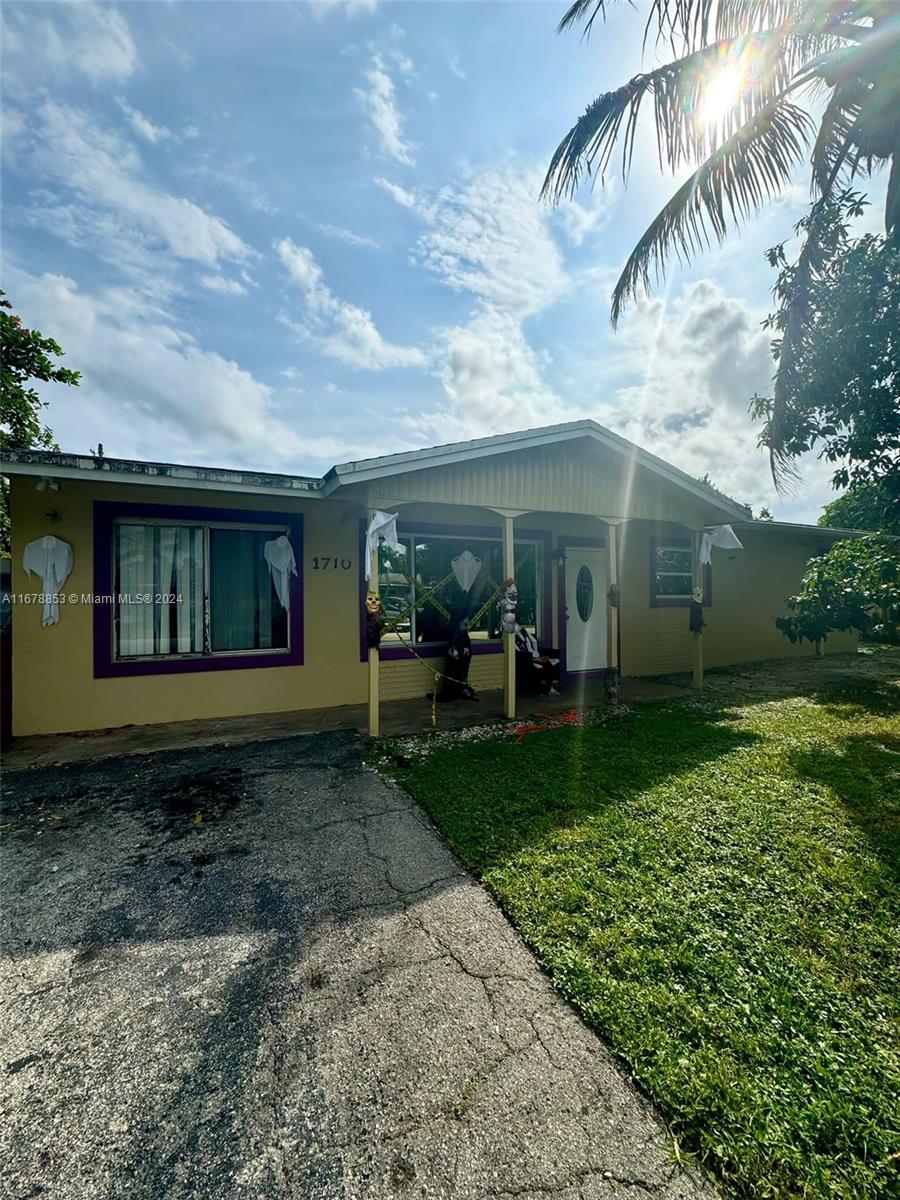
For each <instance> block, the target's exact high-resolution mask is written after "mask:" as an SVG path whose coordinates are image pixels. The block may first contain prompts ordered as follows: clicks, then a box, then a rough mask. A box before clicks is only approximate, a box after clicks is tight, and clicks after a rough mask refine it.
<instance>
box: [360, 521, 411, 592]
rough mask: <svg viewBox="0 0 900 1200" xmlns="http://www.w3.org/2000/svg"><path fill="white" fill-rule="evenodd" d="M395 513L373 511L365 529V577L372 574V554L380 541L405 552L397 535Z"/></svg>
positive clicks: (367, 577)
mask: <svg viewBox="0 0 900 1200" xmlns="http://www.w3.org/2000/svg"><path fill="white" fill-rule="evenodd" d="M397 517H398V514H397V513H386V512H375V513H373V514H372V520H371V521H370V522H369V528H368V529H367V530H366V579H367V580H368V579H369V578H370V576H371V574H372V556H373V554H375V553H376V551H377V550H378V546H379V544H380V543H381V542H384V544H385V545H386V546H389V547H390V548H391V550H400V551H402V552H403V553H405V552H406V547H405V546H404V545H403V543H402V542H401V541H400V539H399V538H398V537H397Z"/></svg>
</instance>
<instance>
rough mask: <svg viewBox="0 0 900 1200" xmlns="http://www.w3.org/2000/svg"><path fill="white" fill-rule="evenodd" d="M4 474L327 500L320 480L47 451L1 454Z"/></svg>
mask: <svg viewBox="0 0 900 1200" xmlns="http://www.w3.org/2000/svg"><path fill="white" fill-rule="evenodd" d="M0 473H2V474H4V475H24V476H32V477H37V478H41V477H45V476H46V477H52V478H53V479H69V480H86V479H89V478H94V479H98V478H99V479H102V481H103V482H104V483H128V484H136V485H143V486H145V487H177V488H186V487H189V488H196V489H197V490H199V491H218V492H240V493H243V494H246V495H260V496H286V495H287V496H302V497H303V498H304V499H321V497H322V492H321V489H320V487H319V481H318V480H316V479H312V478H307V477H303V476H293V475H269V474H264V473H260V472H249V471H239V470H229V469H227V468H222V467H193V466H184V465H181V464H179V463H145V462H138V461H133V460H131V459H117V458H95V457H91V456H90V455H79V454H63V453H59V452H56V451H47V450H4V451H3V452H2V453H0Z"/></svg>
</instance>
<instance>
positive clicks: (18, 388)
mask: <svg viewBox="0 0 900 1200" xmlns="http://www.w3.org/2000/svg"><path fill="white" fill-rule="evenodd" d="M5 297H6V293H5V292H2V291H0V446H2V447H3V448H4V449H11V450H29V449H32V448H34V447H37V448H39V449H45V450H53V449H56V443H55V442H54V440H53V434H52V432H51V431H50V429H48V428H47V426H46V425H45V424H44V422H43V420H42V419H41V418H42V410H43V409H44V408H45V407H46V403H45V401H43V400H42V399H41V397H40V396H39V394H38V393H37V391H35V389H34V388H33V387H31V386H30V385H31V381H32V380H39V381H41V382H43V383H64V384H68V386H70V387H77V386H78V383H79V381H80V379H81V376H80V374H79V373H78V371H72V370H69V368H68V367H61V366H58V365H57V364H56V363H54V361H53V359H54V358H59V357H60V356H61V355H62V353H63V350H62V347H61V346H60V345H59V343H58V342H55V341H54V340H53V338H48V337H44V335H43V334H42V333H41V332H40V330H37V329H27V328H26V327H25V326H24V325H23V324H22V321H21V318H19V317H17V316H16V315H15V313H14V312H13V311H12V305H11V304H10V302H9V301H8V300H7V299H6V298H5ZM0 550H3V551H8V550H9V505H8V497H7V485H6V482H5V481H3V483H2V486H0Z"/></svg>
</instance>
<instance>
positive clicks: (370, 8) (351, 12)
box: [309, 0, 378, 17]
mask: <svg viewBox="0 0 900 1200" xmlns="http://www.w3.org/2000/svg"><path fill="white" fill-rule="evenodd" d="M309 8H310V9H311V10H312V11H313V13H315V15H316V16H317V17H325V16H328V15H329V14H330V13H333V12H342V13H344V15H345V16H347V17H356V16H360V15H361V14H363V13H373V12H375V10H376V9H377V8H378V0H309Z"/></svg>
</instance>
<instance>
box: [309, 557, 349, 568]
mask: <svg viewBox="0 0 900 1200" xmlns="http://www.w3.org/2000/svg"><path fill="white" fill-rule="evenodd" d="M352 566H353V563H352V562H351V561H350V559H349V558H332V557H331V556H330V555H328V556H326V557H324V558H323V557H321V556H317V557H316V558H314V559H313V570H314V571H349V570H350V568H351V567H352Z"/></svg>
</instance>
